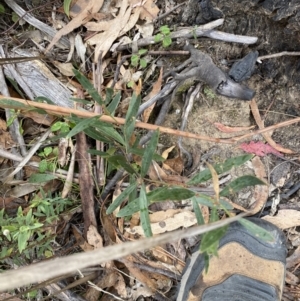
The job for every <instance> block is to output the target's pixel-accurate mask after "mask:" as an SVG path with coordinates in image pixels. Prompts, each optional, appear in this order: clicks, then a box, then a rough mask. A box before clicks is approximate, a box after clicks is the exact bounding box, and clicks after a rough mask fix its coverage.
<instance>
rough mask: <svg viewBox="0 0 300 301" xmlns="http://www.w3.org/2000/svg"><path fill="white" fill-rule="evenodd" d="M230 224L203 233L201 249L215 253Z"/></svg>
mask: <svg viewBox="0 0 300 301" xmlns="http://www.w3.org/2000/svg"><path fill="white" fill-rule="evenodd" d="M227 228H228V226H224V227H221V228H218V229H215V230H212V231H209V232H206V233H204V234H203V236H202V239H201V245H200V251H201V252H208V253H209V254H215V253H216V251H217V248H218V245H219V241H220V239H221V238H222V237H223V235H224V234H225V233H226V231H227Z"/></svg>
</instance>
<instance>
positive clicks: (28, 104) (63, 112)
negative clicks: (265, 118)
mask: <svg viewBox="0 0 300 301" xmlns="http://www.w3.org/2000/svg"><path fill="white" fill-rule="evenodd" d="M4 100H5V103H4ZM15 102H17V103H15ZM0 107H2V108H10V109H17V110H22V111H25V112H24V113H25V114H26V110H29V109H33V108H39V109H43V110H45V111H46V112H47V113H48V114H51V115H56V116H57V115H58V116H70V115H71V114H74V115H76V116H78V117H82V118H91V117H95V116H98V115H99V114H96V113H94V112H88V111H80V110H75V109H71V108H64V107H59V106H54V105H49V104H45V103H39V102H34V101H29V100H23V99H19V98H13V97H5V96H3V95H0ZM99 120H101V121H104V122H107V123H113V124H119V125H122V124H125V119H124V118H119V117H111V116H108V115H101V116H100V117H99ZM135 125H136V127H138V128H143V129H147V130H150V131H155V130H156V129H159V131H160V132H163V133H168V134H171V135H176V136H182V137H186V138H193V139H199V140H205V141H211V142H216V143H226V144H232V143H234V140H233V139H221V138H212V137H207V136H202V135H197V134H193V133H188V132H184V131H179V130H173V129H170V128H167V127H163V126H157V125H153V124H149V123H144V122H141V121H136V123H135Z"/></svg>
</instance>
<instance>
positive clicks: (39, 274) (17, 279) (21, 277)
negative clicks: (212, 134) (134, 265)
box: [0, 213, 247, 292]
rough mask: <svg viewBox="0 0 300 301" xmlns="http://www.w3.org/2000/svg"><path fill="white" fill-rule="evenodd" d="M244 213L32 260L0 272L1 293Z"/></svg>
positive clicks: (205, 229) (208, 227)
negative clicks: (207, 222)
mask: <svg viewBox="0 0 300 301" xmlns="http://www.w3.org/2000/svg"><path fill="white" fill-rule="evenodd" d="M245 216H247V213H242V214H240V215H237V216H235V217H231V218H227V219H225V220H220V221H218V222H215V223H212V224H209V225H204V226H197V227H192V228H189V229H184V230H177V231H172V232H169V233H164V234H162V235H159V236H155V237H151V238H144V239H140V240H138V241H133V242H126V243H122V244H117V245H113V246H109V247H105V248H102V249H97V250H94V251H90V252H83V253H79V254H73V255H70V256H66V257H60V258H56V259H54V260H48V261H43V262H39V263H35V264H33V265H31V266H27V267H24V268H20V269H18V270H11V271H6V272H4V273H1V274H0V291H1V292H4V291H7V290H10V289H14V288H17V287H22V286H24V285H29V284H33V283H36V282H40V281H45V280H47V279H51V278H53V277H57V276H60V275H65V274H67V273H70V272H74V271H76V270H79V269H83V268H86V267H89V266H93V265H98V264H100V263H104V262H107V261H110V260H115V259H119V258H122V257H124V256H127V255H130V254H132V253H135V252H140V251H143V250H146V249H149V248H153V247H155V246H157V245H161V244H164V243H167V242H170V241H177V240H179V239H181V238H184V237H189V236H194V235H200V234H203V233H206V232H208V231H211V230H214V229H218V228H220V227H222V226H225V225H228V224H230V223H232V222H234V221H237V220H239V219H240V218H241V217H245Z"/></svg>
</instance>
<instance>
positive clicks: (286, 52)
mask: <svg viewBox="0 0 300 301" xmlns="http://www.w3.org/2000/svg"><path fill="white" fill-rule="evenodd" d="M285 55H287V56H299V55H300V51H282V52H278V53H273V54H267V55H262V56H259V57H258V58H257V60H256V61H257V62H259V63H261V61H262V60H266V59H273V58H276V57H280V56H285Z"/></svg>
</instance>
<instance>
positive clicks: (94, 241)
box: [86, 225, 103, 249]
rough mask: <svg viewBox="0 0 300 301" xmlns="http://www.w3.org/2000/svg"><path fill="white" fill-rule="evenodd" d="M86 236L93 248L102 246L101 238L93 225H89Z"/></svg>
mask: <svg viewBox="0 0 300 301" xmlns="http://www.w3.org/2000/svg"><path fill="white" fill-rule="evenodd" d="M86 236H87V241H88V243H89V244H90V245H92V246H94V248H95V249H101V248H103V239H102V237H101V235H100V234H99V232H98V230H97V228H96V227H95V226H93V225H90V226H89V229H88V231H87V235H86Z"/></svg>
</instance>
